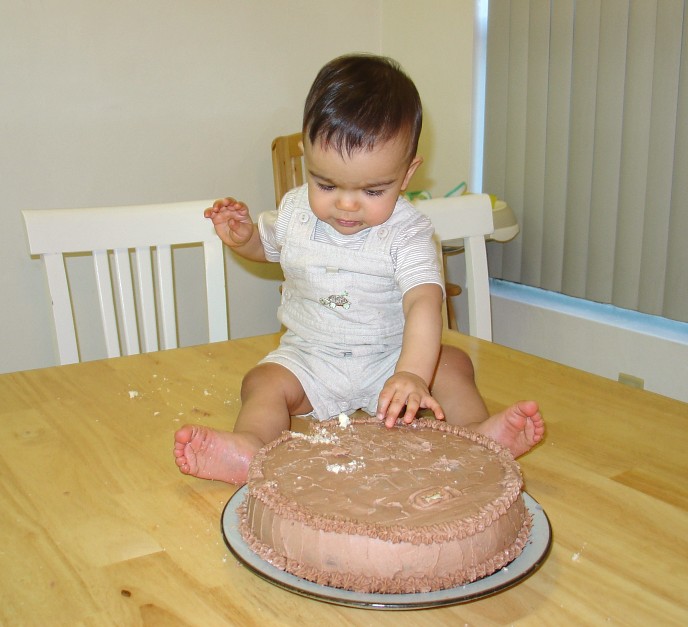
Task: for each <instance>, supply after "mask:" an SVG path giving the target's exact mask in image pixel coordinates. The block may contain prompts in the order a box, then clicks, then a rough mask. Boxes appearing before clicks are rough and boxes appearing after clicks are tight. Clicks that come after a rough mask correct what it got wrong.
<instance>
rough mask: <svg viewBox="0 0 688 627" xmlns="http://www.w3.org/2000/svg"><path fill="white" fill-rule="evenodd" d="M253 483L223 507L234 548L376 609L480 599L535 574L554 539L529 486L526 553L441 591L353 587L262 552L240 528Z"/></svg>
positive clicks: (285, 578)
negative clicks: (321, 580) (299, 571)
mask: <svg viewBox="0 0 688 627" xmlns="http://www.w3.org/2000/svg"><path fill="white" fill-rule="evenodd" d="M247 489H248V488H247V487H246V486H243V487H242V488H240V489H239V490H237V491H236V492H235V493H234V495H233V496H232V497H231V498H230V499H229V501H228V503H227V505H226V506H225V509H224V511H223V513H222V533H223V535H224V538H225V542H226V544H227V546H228V547H229V550H230V551H231V552H232V554H233V555H234V556H235V557H236V558H237V559H238V560H239V561H240V562H242V563H243V564H244V565H245V566H246V567H247V568H248V569H249V570H251V571H253V572H254V573H255V574H256V575H258V576H259V577H261V578H263V579H265V580H266V581H269V582H270V583H272V584H274V585H276V586H278V587H280V588H283V589H284V590H288V591H289V592H294V593H296V594H300V595H302V596H305V597H308V598H310V599H315V600H318V601H323V602H326V603H333V604H335V605H345V606H348V607H360V608H367V609H376V610H417V609H423V608H431V607H442V606H446V605H457V604H459V603H467V602H469V601H475V600H476V599H482V598H484V597H487V596H491V595H493V594H497V593H498V592H502V591H503V590H506V589H507V588H511V587H512V586H514V585H516V584H517V583H520V582H521V581H523V580H524V579H526V578H527V577H529V576H530V575H532V574H533V573H534V572H535V571H536V570H537V569H538V568H539V567H540V566H541V565H542V564H543V562H544V561H545V559H546V557H547V555H548V553H549V549H550V547H551V544H552V528H551V526H550V524H549V519H548V518H547V514H545V511H544V510H543V509H542V507H541V506H540V504H539V503H538V502H537V501H535V499H533V498H532V497H531V496H530V495H529V494H527V493H525V492H524V493H523V500H524V502H525V505H526V508H527V509H528V511H529V512H530V514H531V516H532V517H533V526H532V527H531V530H530V535H529V537H528V541H527V542H526V546H525V547H524V549H523V551H522V552H521V554H520V555H519V556H518V557H517V558H516V559H515V560H514V561H513V562H511V563H510V564H509V565H508V566H505V567H504V568H502V569H501V570H498V571H497V572H496V573H493V574H492V575H489V576H488V577H483V578H482V579H479V580H477V581H474V582H472V583H469V584H466V585H464V586H457V587H456V588H448V589H446V590H437V591H435V592H417V593H413V594H376V593H366V592H352V591H350V590H342V589H340V588H332V587H330V586H323V585H320V584H317V583H313V582H312V581H307V580H306V579H301V577H296V576H295V575H292V574H290V573H287V572H285V571H283V570H280V569H279V568H276V567H275V566H273V565H272V564H269V563H268V562H266V561H265V560H263V559H262V558H260V557H258V555H256V553H254V552H253V551H252V550H251V549H250V548H249V546H248V544H246V542H245V540H244V539H243V537H242V536H241V534H240V533H239V516H238V514H237V508H238V507H239V505H241V503H242V502H243V501H244V497H245V494H246V491H247Z"/></svg>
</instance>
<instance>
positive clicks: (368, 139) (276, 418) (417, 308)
mask: <svg viewBox="0 0 688 627" xmlns="http://www.w3.org/2000/svg"><path fill="white" fill-rule="evenodd" d="M421 123H422V107H421V102H420V97H419V95H418V92H417V90H416V87H415V85H414V84H413V82H412V81H411V79H410V78H409V77H408V76H407V75H406V74H405V73H404V72H403V71H402V70H401V69H400V67H399V66H398V65H397V64H396V63H395V62H394V61H392V60H390V59H387V58H383V57H378V56H372V55H347V56H343V57H339V58H337V59H334V60H333V61H331V62H330V63H328V64H327V65H325V66H324V67H323V68H322V70H320V72H319V73H318V75H317V77H316V79H315V81H314V83H313V85H312V87H311V89H310V92H309V94H308V97H307V99H306V104H305V108H304V117H303V150H304V163H305V170H306V181H307V182H306V184H305V185H303V186H302V187H300V188H297V189H294V190H292V191H290V192H288V193H287V194H286V195H285V197H284V198H283V200H282V202H281V204H280V207H279V209H278V210H273V211H268V212H265V213H262V214H260V216H259V217H258V222H257V224H256V223H254V222H253V220H252V219H251V217H250V215H249V212H248V208H247V206H246V205H245V204H244V203H243V202H240V201H237V200H234V199H233V198H225V199H222V200H218V201H216V202H215V203H214V204H213V207H212V208H209V209H207V210H206V212H205V216H206V217H207V218H209V219H211V220H212V221H213V224H214V225H215V229H216V231H217V234H218V236H219V237H220V238H221V239H222V241H223V242H224V243H225V244H226V245H227V246H228V247H230V248H231V249H232V250H233V251H234V252H235V253H237V254H239V255H241V256H243V257H245V258H247V259H251V260H257V261H273V262H277V261H278V262H279V263H280V264H281V266H282V270H283V273H284V277H285V281H284V284H283V287H282V301H281V304H280V308H279V311H278V315H279V319H280V321H281V322H282V324H283V326H284V327H285V328H286V332H285V333H284V335H283V336H282V338H281V341H280V346H279V347H278V348H277V349H276V350H275V351H273V352H272V353H270V354H269V355H267V356H266V357H265V358H264V359H263V360H262V361H261V362H260V363H259V364H258V365H257V366H256V367H255V368H253V369H252V370H251V371H250V372H248V373H247V375H246V377H245V378H244V381H243V384H242V389H241V400H242V407H241V410H240V412H239V415H238V417H237V421H236V425H235V427H234V430H233V432H229V431H218V430H215V429H210V428H208V427H202V426H197V425H185V426H184V427H182V428H181V429H179V430H178V431H177V432H176V434H175V446H174V455H175V461H176V464H177V466H178V467H179V469H180V470H181V472H183V473H185V474H191V475H194V476H197V477H202V478H206V479H217V480H221V481H226V482H229V483H234V484H242V483H244V482H245V481H246V476H247V469H248V464H249V462H250V461H251V459H252V458H253V456H254V455H255V453H256V452H257V451H258V450H259V449H260V448H261V447H262V446H263V445H265V444H267V443H268V442H270V441H272V440H274V439H275V438H276V437H278V436H279V434H280V433H281V432H282V431H283V430H285V429H289V428H290V425H291V417H292V416H297V415H305V414H310V415H312V416H313V418H314V419H316V420H326V419H328V418H330V417H334V416H337V415H339V414H340V413H342V412H343V413H346V414H350V413H352V412H354V411H356V410H357V409H364V410H365V411H367V412H369V413H371V414H374V415H376V416H377V418H378V419H379V420H380V421H382V422H384V424H385V426H386V427H389V428H391V427H392V426H393V425H394V424H395V423H396V422H397V421H401V422H404V423H410V422H412V421H413V420H414V418H415V417H416V414H417V412H418V411H419V410H420V409H426V410H430V411H431V412H432V413H433V414H434V415H435V417H436V418H437V419H439V420H446V421H447V422H449V423H451V424H455V425H462V426H466V427H468V428H470V429H473V430H475V431H478V432H480V433H483V434H484V435H488V436H490V437H492V438H494V439H495V440H497V441H498V442H499V443H501V444H502V445H504V446H506V447H508V448H509V449H510V450H511V451H512V453H513V454H514V455H515V456H518V455H521V454H523V453H525V452H526V451H528V450H529V449H530V448H531V447H532V446H534V445H535V444H537V443H538V442H539V441H540V440H541V439H542V437H543V434H544V421H543V419H542V416H541V415H540V412H539V409H538V406H537V404H536V403H535V402H533V401H521V402H519V403H517V404H515V405H513V406H512V407H509V408H508V409H506V410H505V411H503V412H501V413H499V414H496V415H494V416H491V417H490V416H488V412H487V409H486V407H485V404H484V402H483V400H482V398H481V396H480V394H479V392H478V389H477V387H476V385H475V379H474V372H473V366H472V364H471V361H470V359H469V357H468V356H467V355H466V354H465V353H463V352H462V351H460V350H459V349H457V348H455V347H451V346H444V345H442V343H441V335H442V301H443V296H444V294H443V283H442V275H441V270H440V267H439V263H438V259H437V255H436V249H435V246H434V243H433V241H432V234H433V229H432V224H431V223H430V221H429V220H428V219H427V218H426V217H425V216H423V215H422V214H420V213H419V212H418V211H417V210H416V209H415V208H414V207H413V206H412V205H411V204H410V203H409V202H407V201H406V200H404V199H403V198H402V197H401V193H402V192H403V191H404V190H405V189H406V188H407V186H408V184H409V181H410V180H411V177H412V176H413V174H414V172H415V171H416V169H417V168H418V166H419V165H420V164H421V163H422V158H421V157H419V156H418V155H417V148H418V137H419V135H420V130H421Z"/></svg>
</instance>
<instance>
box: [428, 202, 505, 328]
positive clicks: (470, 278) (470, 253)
mask: <svg viewBox="0 0 688 627" xmlns="http://www.w3.org/2000/svg"><path fill="white" fill-rule="evenodd" d="M415 205H416V207H417V208H418V210H419V211H420V212H421V213H424V214H425V215H427V216H428V217H429V218H430V220H431V221H432V225H433V226H434V227H435V236H436V237H437V239H438V255H441V254H442V252H441V243H442V242H445V241H451V240H457V239H463V249H464V257H465V260H466V286H465V289H466V292H467V298H468V327H469V334H470V335H473V336H475V337H479V338H481V339H483V340H490V341H492V308H491V306H490V283H489V276H488V271H487V248H486V241H485V240H486V238H488V237H489V236H490V235H491V234H492V232H493V231H494V224H493V218H492V201H491V200H490V197H489V196H488V195H487V194H465V195H463V196H453V197H450V198H432V199H429V200H417V201H416V202H415Z"/></svg>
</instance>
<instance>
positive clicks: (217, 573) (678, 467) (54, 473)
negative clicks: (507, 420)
mask: <svg viewBox="0 0 688 627" xmlns="http://www.w3.org/2000/svg"><path fill="white" fill-rule="evenodd" d="M445 340H446V341H448V342H450V343H453V344H456V345H458V346H461V347H463V348H464V349H465V350H467V351H468V353H469V354H470V355H471V357H472V359H473V361H474V363H475V366H476V370H477V376H478V384H479V387H480V389H481V391H482V393H483V395H484V397H485V398H486V400H487V403H488V406H489V408H490V410H492V411H496V410H498V409H501V408H503V407H505V406H506V405H508V404H511V403H512V402H513V401H515V400H518V399H521V398H534V399H537V400H539V401H540V403H541V406H542V410H543V414H544V415H545V418H546V420H547V428H548V432H547V436H546V439H545V441H544V443H542V444H541V445H540V446H538V447H537V448H536V449H534V450H533V451H531V452H530V453H528V454H527V455H525V456H524V457H522V458H521V460H520V461H521V463H522V467H523V472H524V475H525V480H526V489H527V491H528V492H529V493H530V494H531V495H532V496H533V497H534V498H535V499H536V500H537V501H539V502H540V504H541V505H542V506H543V507H544V509H545V511H546V513H547V515H548V517H549V519H550V522H551V525H552V529H553V547H552V550H551V553H550V555H549V557H548V559H547V560H546V561H545V563H544V564H543V566H542V567H541V568H540V570H538V571H537V572H536V573H534V574H533V575H532V576H531V577H529V578H528V579H526V580H525V581H523V582H521V583H520V584H518V585H516V586H515V587H513V588H511V589H509V590H506V591H503V592H501V593H499V594H497V595H495V596H492V597H489V598H486V599H482V600H479V601H475V602H471V603H466V604H462V605H456V606H452V607H443V608H436V609H426V610H419V611H402V612H399V611H379V610H365V609H357V608H350V607H342V606H337V605H330V604H326V603H322V602H319V601H313V600H310V599H307V598H304V597H301V596H299V595H296V594H293V593H290V592H288V591H285V590H282V589H280V588H277V587H276V586H274V585H272V584H270V583H268V582H266V581H264V580H262V579H260V578H258V577H257V576H256V575H254V574H252V572H251V571H250V570H248V569H247V568H246V567H245V566H243V565H241V564H240V563H238V562H237V560H236V559H235V558H234V557H233V556H232V554H231V553H230V552H229V550H228V549H227V547H226V545H225V544H224V541H223V537H222V533H221V527H220V519H221V515H222V510H223V508H224V506H225V503H226V502H227V500H228V499H229V497H230V496H231V495H232V494H233V492H234V488H233V487H231V486H228V485H225V484H222V483H219V482H212V481H203V480H200V479H195V478H192V477H187V476H184V475H182V474H180V473H179V472H178V470H177V468H176V466H175V465H174V463H173V458H172V435H173V432H174V431H175V429H176V428H177V427H179V426H180V425H181V424H182V423H184V422H199V423H205V424H209V425H213V426H216V427H221V428H231V426H232V425H233V422H234V419H235V417H236V414H237V411H238V409H239V405H240V403H239V388H240V383H241V379H242V377H243V375H244V373H245V372H246V371H247V370H248V369H249V368H251V366H253V365H254V364H255V363H256V362H257V361H258V359H259V358H260V357H262V356H263V355H264V354H265V353H267V352H268V351H269V350H270V349H272V348H273V347H274V346H275V345H276V344H277V341H278V336H276V335H270V336H262V337H255V338H248V339H245V340H234V341H229V342H222V343H217V344H210V345H205V346H198V347H193V348H183V349H177V350H172V351H166V352H159V353H151V354H147V355H138V356H133V357H123V358H117V359H110V360H103V361H97V362H90V363H84V364H77V365H72V366H61V367H55V368H47V369H43V370H35V371H26V372H17V373H12V374H6V375H2V376H0V430H1V431H0V442H1V444H0V475H1V480H0V530H1V531H2V544H1V545H0V595H1V602H0V624H2V625H7V626H13V625H22V626H23V625H41V626H45V625H118V626H119V625H166V626H167V625H203V626H214V625H299V626H305V625H318V626H322V627H324V626H325V625H405V624H409V625H414V626H415V625H421V626H422V625H433V626H436V625H475V626H482V625H543V626H553V625H557V626H559V625H686V624H688V610H687V604H688V514H687V513H686V509H687V508H688V485H687V484H688V481H687V479H688V455H687V454H686V451H687V450H688V405H686V404H684V403H681V402H678V401H674V400H670V399H667V398H664V397H661V396H658V395H654V394H651V393H648V392H643V391H639V390H635V389H631V388H627V387H624V386H622V385H621V384H619V383H616V382H613V381H609V380H606V379H603V378H600V377H597V376H594V375H590V374H586V373H583V372H580V371H577V370H574V369H572V368H568V367H564V366H561V365H557V364H554V363H552V362H548V361H545V360H542V359H539V358H535V357H532V356H528V355H525V354H522V353H519V352H516V351H513V350H510V349H506V348H504V347H500V346H498V345H496V344H490V343H487V342H482V341H480V340H476V339H474V338H469V337H466V336H462V335H459V334H458V333H456V332H448V333H447V334H446V336H445Z"/></svg>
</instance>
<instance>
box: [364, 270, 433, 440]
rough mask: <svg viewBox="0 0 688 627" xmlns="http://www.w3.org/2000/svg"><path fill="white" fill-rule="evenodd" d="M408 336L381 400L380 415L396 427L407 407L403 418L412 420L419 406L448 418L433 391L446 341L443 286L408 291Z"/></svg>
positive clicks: (423, 287)
mask: <svg viewBox="0 0 688 627" xmlns="http://www.w3.org/2000/svg"><path fill="white" fill-rule="evenodd" d="M403 306H404V316H405V318H406V321H405V325H404V338H403V343H402V347H401V355H400V356H399V360H398V361H397V365H396V368H395V371H394V374H393V375H392V376H391V377H390V378H389V379H388V380H387V382H386V383H385V385H384V387H383V389H382V392H380V397H379V399H378V406H377V417H378V418H379V419H380V420H384V421H385V426H387V427H392V426H393V425H394V423H395V422H396V420H397V418H398V417H399V416H400V415H401V412H402V410H403V408H404V406H406V412H405V413H404V414H403V416H402V419H403V421H404V422H405V423H410V422H412V421H413V419H414V418H415V417H416V413H417V412H418V410H419V409H421V408H422V409H430V410H432V412H433V413H434V414H435V417H436V418H438V419H440V420H442V419H444V412H443V411H442V408H441V407H440V405H439V403H438V402H437V401H436V400H435V399H434V398H433V397H432V395H431V394H430V382H431V381H432V378H433V376H434V374H435V370H436V368H437V359H438V358H439V354H440V346H441V342H442V288H441V287H440V286H439V285H436V284H434V283H426V284H423V285H418V286H416V287H414V288H412V289H410V290H408V292H406V293H405V294H404V300H403Z"/></svg>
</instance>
